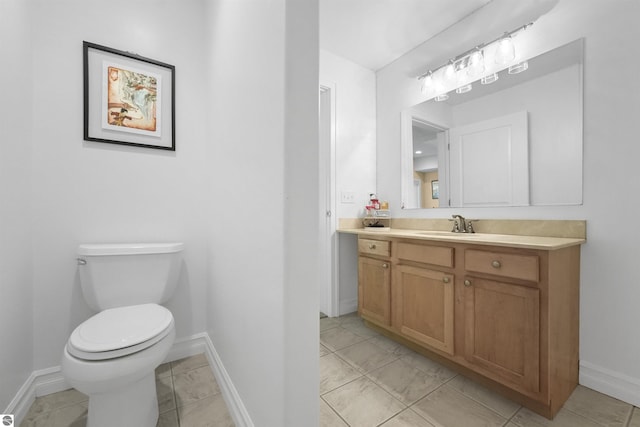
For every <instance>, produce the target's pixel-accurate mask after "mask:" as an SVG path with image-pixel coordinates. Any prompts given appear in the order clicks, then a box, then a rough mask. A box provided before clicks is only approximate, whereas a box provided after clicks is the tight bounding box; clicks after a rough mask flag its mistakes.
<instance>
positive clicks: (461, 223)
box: [451, 215, 467, 233]
mask: <svg viewBox="0 0 640 427" xmlns="http://www.w3.org/2000/svg"><path fill="white" fill-rule="evenodd" d="M451 217H452V218H453V230H451V231H452V232H454V233H466V232H467V221H466V220H465V219H464V217H463V216H462V215H451Z"/></svg>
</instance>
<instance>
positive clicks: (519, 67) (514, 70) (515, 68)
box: [509, 61, 529, 74]
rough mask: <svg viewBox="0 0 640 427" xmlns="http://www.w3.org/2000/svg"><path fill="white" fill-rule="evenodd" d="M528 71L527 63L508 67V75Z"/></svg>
mask: <svg viewBox="0 0 640 427" xmlns="http://www.w3.org/2000/svg"><path fill="white" fill-rule="evenodd" d="M528 69H529V63H528V62H527V61H524V62H520V63H518V64H515V65H512V66H511V67H509V74H518V73H521V72H523V71H527V70H528Z"/></svg>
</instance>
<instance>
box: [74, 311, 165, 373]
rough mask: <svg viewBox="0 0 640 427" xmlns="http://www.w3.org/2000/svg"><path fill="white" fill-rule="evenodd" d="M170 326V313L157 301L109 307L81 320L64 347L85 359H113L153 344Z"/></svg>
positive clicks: (160, 338)
mask: <svg viewBox="0 0 640 427" xmlns="http://www.w3.org/2000/svg"><path fill="white" fill-rule="evenodd" d="M173 328H174V321H173V315H172V314H171V312H170V311H169V310H167V309H166V308H164V307H162V306H161V305H158V304H140V305H133V306H126V307H117V308H111V309H108V310H104V311H101V312H100V313H98V314H96V315H95V316H93V317H91V318H89V319H88V320H86V321H85V322H83V323H82V324H80V325H79V326H78V327H77V328H76V329H75V330H74V331H73V333H72V334H71V337H70V338H69V341H68V343H67V350H68V351H69V353H70V354H71V355H72V356H74V357H77V358H79V359H84V360H106V359H113V358H116V357H122V356H127V355H129V354H133V353H136V352H138V351H141V350H144V349H145V348H148V347H150V346H152V345H154V344H156V343H157V342H159V341H160V340H162V339H163V338H164V337H166V336H167V335H168V334H169V332H170V331H171V330H172V329H173Z"/></svg>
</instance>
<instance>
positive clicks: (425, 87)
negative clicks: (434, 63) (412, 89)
mask: <svg viewBox="0 0 640 427" xmlns="http://www.w3.org/2000/svg"><path fill="white" fill-rule="evenodd" d="M431 89H433V73H432V72H431V71H429V72H428V73H427V75H426V76H424V78H423V79H422V86H421V87H420V90H421V91H422V93H423V94H425V95H426V94H427V92H429V90H431Z"/></svg>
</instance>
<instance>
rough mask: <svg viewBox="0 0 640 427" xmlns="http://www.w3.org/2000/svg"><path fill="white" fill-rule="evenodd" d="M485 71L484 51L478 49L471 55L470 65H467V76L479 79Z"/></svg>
mask: <svg viewBox="0 0 640 427" xmlns="http://www.w3.org/2000/svg"><path fill="white" fill-rule="evenodd" d="M483 71H484V53H483V52H482V49H480V48H478V47H476V50H474V51H473V53H472V54H471V55H469V64H468V65H467V74H468V75H469V76H470V77H477V76H479V75H480V74H482V72H483Z"/></svg>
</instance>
